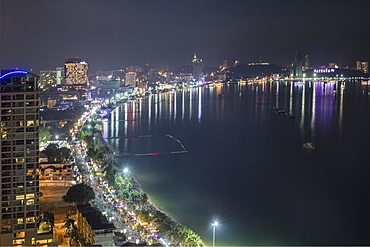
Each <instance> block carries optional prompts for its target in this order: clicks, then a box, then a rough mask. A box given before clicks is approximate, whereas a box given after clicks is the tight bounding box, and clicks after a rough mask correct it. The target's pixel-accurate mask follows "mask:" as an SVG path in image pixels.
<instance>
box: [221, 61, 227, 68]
mask: <svg viewBox="0 0 370 247" xmlns="http://www.w3.org/2000/svg"><path fill="white" fill-rule="evenodd" d="M227 63H228V61H227V60H226V59H225V60H224V61H223V62H222V69H227V68H228V66H227Z"/></svg>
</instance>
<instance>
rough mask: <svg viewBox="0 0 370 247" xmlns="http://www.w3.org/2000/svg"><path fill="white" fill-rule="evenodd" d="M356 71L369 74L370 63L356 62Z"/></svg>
mask: <svg viewBox="0 0 370 247" xmlns="http://www.w3.org/2000/svg"><path fill="white" fill-rule="evenodd" d="M356 69H357V70H360V71H362V72H364V73H369V63H368V62H365V61H356Z"/></svg>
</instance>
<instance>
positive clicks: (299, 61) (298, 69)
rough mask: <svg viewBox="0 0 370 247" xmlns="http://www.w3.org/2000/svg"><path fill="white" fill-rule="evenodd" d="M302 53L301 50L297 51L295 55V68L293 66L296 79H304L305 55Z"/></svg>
mask: <svg viewBox="0 0 370 247" xmlns="http://www.w3.org/2000/svg"><path fill="white" fill-rule="evenodd" d="M302 54H303V53H302V51H301V50H297V52H296V54H295V59H294V66H293V68H292V69H293V73H292V74H293V76H295V77H298V78H302V77H303V70H302V69H303V63H304V60H303V55H302Z"/></svg>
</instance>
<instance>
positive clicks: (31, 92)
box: [0, 70, 40, 246]
mask: <svg viewBox="0 0 370 247" xmlns="http://www.w3.org/2000/svg"><path fill="white" fill-rule="evenodd" d="M38 79H39V78H38V76H36V75H34V74H32V73H29V72H27V71H22V70H15V71H8V72H6V73H2V75H1V76H0V83H1V85H0V97H1V101H0V104H1V122H0V125H1V150H0V153H1V234H0V246H37V245H38V243H40V240H39V239H40V238H39V237H38V235H37V227H38V218H39V216H40V212H39V210H40V203H39V134H38V133H39V130H38V128H39V91H38Z"/></svg>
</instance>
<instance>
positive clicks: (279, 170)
mask: <svg viewBox="0 0 370 247" xmlns="http://www.w3.org/2000/svg"><path fill="white" fill-rule="evenodd" d="M368 92H370V84H369V83H368V82H367V81H365V82H361V81H342V82H338V81H332V82H328V83H324V82H319V81H318V82H305V83H303V82H263V83H254V84H224V85H218V86H204V87H196V88H190V89H184V90H178V91H171V92H167V93H161V94H153V95H151V96H149V97H145V98H140V99H138V100H136V101H130V102H128V103H127V104H125V105H122V106H119V107H118V108H116V109H115V110H114V111H113V112H112V115H111V117H110V119H109V120H108V122H106V125H105V126H104V133H105V137H111V139H108V142H109V144H110V145H111V147H112V148H113V150H114V151H115V154H116V155H117V162H118V164H119V165H120V166H121V167H122V170H123V168H125V167H128V168H129V172H130V173H131V174H132V175H133V176H134V177H135V178H136V179H137V180H138V182H139V183H140V184H141V186H142V188H143V190H144V191H145V192H146V193H147V194H148V195H149V198H150V200H151V201H153V202H154V203H155V205H156V206H157V207H159V208H160V210H163V211H164V212H166V213H167V214H170V215H171V216H173V217H175V218H176V219H178V220H179V221H180V222H181V223H182V224H185V225H187V226H188V227H189V228H191V229H192V230H194V231H195V232H197V233H198V234H199V235H200V236H201V238H202V239H203V241H204V242H205V243H206V245H208V246H212V229H213V228H212V225H211V223H212V222H213V221H215V220H217V221H218V222H219V225H218V226H217V228H216V245H217V246H244V245H370V237H369V236H370V95H369V94H368ZM272 107H276V108H279V109H284V110H285V111H286V112H287V113H291V114H294V116H295V118H294V119H292V118H287V117H285V116H283V115H279V114H277V113H275V112H274V111H272ZM305 142H313V143H314V145H315V149H314V150H309V149H306V148H303V147H302V144H303V143H305ZM184 150H186V151H188V152H186V153H185V152H183V153H176V152H177V151H184ZM173 152H175V153H173ZM148 154H150V155H148ZM122 155H128V156H122Z"/></svg>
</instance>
